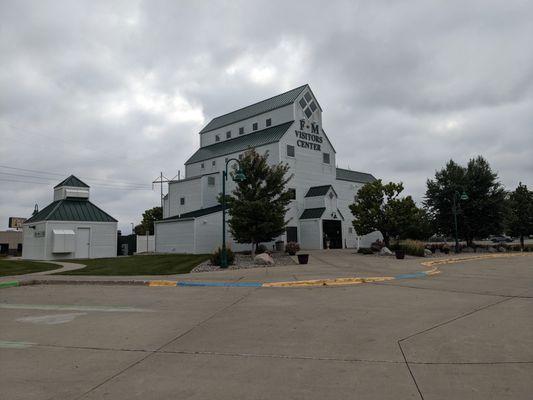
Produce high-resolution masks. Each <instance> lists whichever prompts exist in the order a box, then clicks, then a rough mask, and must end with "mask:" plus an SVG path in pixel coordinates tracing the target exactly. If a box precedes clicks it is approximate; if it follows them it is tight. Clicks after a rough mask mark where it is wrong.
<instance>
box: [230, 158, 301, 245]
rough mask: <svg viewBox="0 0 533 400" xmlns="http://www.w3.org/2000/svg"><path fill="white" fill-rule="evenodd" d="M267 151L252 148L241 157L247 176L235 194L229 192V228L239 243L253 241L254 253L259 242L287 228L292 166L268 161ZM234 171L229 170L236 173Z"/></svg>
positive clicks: (242, 168) (238, 184) (267, 239)
mask: <svg viewBox="0 0 533 400" xmlns="http://www.w3.org/2000/svg"><path fill="white" fill-rule="evenodd" d="M267 159H268V152H267V153H266V154H265V155H261V154H259V153H257V152H256V151H255V149H249V150H247V151H246V152H245V153H244V156H243V158H242V159H241V160H240V164H241V170H242V171H243V172H244V174H245V176H246V179H245V180H244V181H242V182H238V183H237V185H236V187H235V189H234V190H233V192H232V195H227V196H226V202H227V204H228V209H229V219H228V225H229V231H230V232H231V234H232V236H233V238H234V239H235V240H236V241H237V242H238V243H251V244H252V255H255V251H256V249H257V246H258V244H259V243H262V242H270V241H272V240H273V239H274V238H276V237H277V236H279V235H281V234H282V233H283V232H285V228H286V226H287V223H288V222H289V221H286V220H285V214H286V212H287V210H288V204H289V202H290V201H291V192H290V191H289V190H287V188H286V185H287V182H289V180H291V179H292V176H293V175H292V174H288V172H289V166H288V165H287V164H284V163H279V164H276V165H269V164H268V162H267ZM235 170H236V166H235V169H234V171H233V172H231V173H230V174H231V175H232V176H233V175H234V173H235Z"/></svg>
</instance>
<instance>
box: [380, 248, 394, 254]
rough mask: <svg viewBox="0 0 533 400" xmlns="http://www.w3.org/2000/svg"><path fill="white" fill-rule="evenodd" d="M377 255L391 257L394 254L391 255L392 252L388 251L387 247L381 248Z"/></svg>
mask: <svg viewBox="0 0 533 400" xmlns="http://www.w3.org/2000/svg"><path fill="white" fill-rule="evenodd" d="M379 255H380V256H392V255H394V254H393V253H392V251H390V250H389V248H388V247H382V248H381V250H380V251H379Z"/></svg>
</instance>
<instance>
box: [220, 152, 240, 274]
mask: <svg viewBox="0 0 533 400" xmlns="http://www.w3.org/2000/svg"><path fill="white" fill-rule="evenodd" d="M230 161H235V162H237V165H238V166H239V169H238V170H237V172H236V173H235V176H234V177H233V180H234V181H235V182H242V181H244V179H245V178H246V177H245V176H244V174H243V172H242V170H241V163H240V162H239V160H237V159H236V158H230V159H229V160H227V161H226V167H225V169H224V170H223V171H222V251H221V254H220V268H228V253H227V250H226V181H227V180H228V164H229V163H230Z"/></svg>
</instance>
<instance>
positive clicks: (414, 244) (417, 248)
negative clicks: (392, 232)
mask: <svg viewBox="0 0 533 400" xmlns="http://www.w3.org/2000/svg"><path fill="white" fill-rule="evenodd" d="M424 249H425V246H424V243H422V242H419V241H417V240H410V239H408V240H404V241H402V242H401V243H400V244H399V245H397V244H395V245H392V246H391V250H393V251H396V250H403V251H404V252H405V254H408V255H410V256H416V257H424Z"/></svg>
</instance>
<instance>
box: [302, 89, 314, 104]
mask: <svg viewBox="0 0 533 400" xmlns="http://www.w3.org/2000/svg"><path fill="white" fill-rule="evenodd" d="M304 97H305V99H306V100H307V102H308V103H309V102H310V101H311V100H312V99H313V98H312V97H311V95H310V94H309V92H306V93H305V94H304Z"/></svg>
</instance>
